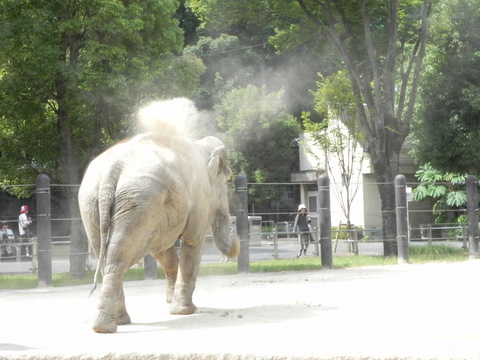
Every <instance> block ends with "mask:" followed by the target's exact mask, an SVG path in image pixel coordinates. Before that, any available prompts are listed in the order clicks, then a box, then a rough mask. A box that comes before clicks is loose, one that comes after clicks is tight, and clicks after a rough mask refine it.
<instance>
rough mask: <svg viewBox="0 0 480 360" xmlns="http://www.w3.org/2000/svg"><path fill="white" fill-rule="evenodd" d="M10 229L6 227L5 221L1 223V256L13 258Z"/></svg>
mask: <svg viewBox="0 0 480 360" xmlns="http://www.w3.org/2000/svg"><path fill="white" fill-rule="evenodd" d="M14 237H15V236H14V234H13V231H12V229H10V228H9V227H8V223H7V222H6V221H4V222H2V228H1V229H0V242H1V243H2V252H1V256H2V257H3V256H15V248H14V247H13V246H12V245H11V244H12V242H13V239H14Z"/></svg>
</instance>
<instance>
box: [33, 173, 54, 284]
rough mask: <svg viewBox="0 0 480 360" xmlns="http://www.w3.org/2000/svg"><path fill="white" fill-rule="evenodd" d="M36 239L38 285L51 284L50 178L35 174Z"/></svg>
mask: <svg viewBox="0 0 480 360" xmlns="http://www.w3.org/2000/svg"><path fill="white" fill-rule="evenodd" d="M36 187H37V188H36V193H37V241H38V253H37V256H38V286H39V287H47V286H52V228H51V210H50V209H51V204H50V178H49V177H48V176H47V175H45V174H40V175H38V176H37V180H36Z"/></svg>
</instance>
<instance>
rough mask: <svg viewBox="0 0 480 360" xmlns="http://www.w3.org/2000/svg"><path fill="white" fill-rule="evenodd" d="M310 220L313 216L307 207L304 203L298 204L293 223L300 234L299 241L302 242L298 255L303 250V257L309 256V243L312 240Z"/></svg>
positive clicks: (295, 230)
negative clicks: (309, 213)
mask: <svg viewBox="0 0 480 360" xmlns="http://www.w3.org/2000/svg"><path fill="white" fill-rule="evenodd" d="M310 222H311V217H310V215H308V213H307V207H306V206H305V205H304V204H300V205H298V214H297V216H296V217H295V223H294V224H293V231H294V232H296V233H297V234H298V241H299V242H300V252H299V253H298V255H297V257H300V256H301V255H302V252H303V257H306V256H307V249H308V243H309V240H310V229H309V227H308V225H309V224H310Z"/></svg>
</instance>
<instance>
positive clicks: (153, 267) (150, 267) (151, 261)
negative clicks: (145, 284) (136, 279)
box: [143, 254, 158, 280]
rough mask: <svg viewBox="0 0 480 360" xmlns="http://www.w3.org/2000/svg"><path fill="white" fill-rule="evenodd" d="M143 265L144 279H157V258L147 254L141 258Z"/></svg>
mask: <svg viewBox="0 0 480 360" xmlns="http://www.w3.org/2000/svg"><path fill="white" fill-rule="evenodd" d="M143 266H144V269H145V279H149V280H156V279H158V271H157V259H155V258H154V257H153V256H152V255H150V254H149V255H147V256H145V257H144V258H143Z"/></svg>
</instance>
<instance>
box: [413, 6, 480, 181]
mask: <svg viewBox="0 0 480 360" xmlns="http://www.w3.org/2000/svg"><path fill="white" fill-rule="evenodd" d="M437 6H439V11H437V12H436V13H435V14H434V16H433V18H432V30H431V41H430V47H429V49H428V50H429V56H428V57H427V59H426V67H425V71H424V75H423V81H422V91H421V97H420V99H421V102H420V105H421V106H420V107H419V119H418V121H417V122H416V123H415V124H414V126H413V128H412V129H413V135H414V136H413V139H414V144H415V147H414V155H415V157H416V158H417V160H418V162H420V163H431V164H432V166H434V167H435V168H437V169H439V170H441V171H442V172H453V173H464V172H470V173H477V172H478V171H479V169H480V167H479V162H478V157H477V154H478V153H479V152H480V143H479V141H478V138H479V136H480V126H479V119H480V95H479V94H480V80H479V79H480V57H479V56H478V54H479V52H480V34H479V32H478V24H479V23H480V10H479V9H480V1H479V0H458V1H448V0H444V1H441V2H439V4H438V5H437Z"/></svg>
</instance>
